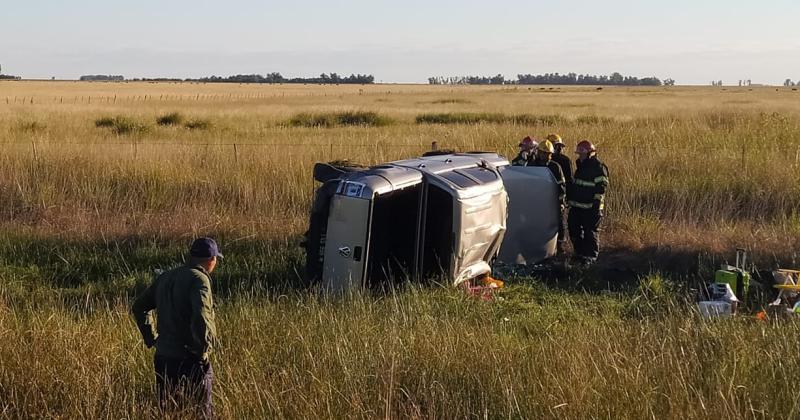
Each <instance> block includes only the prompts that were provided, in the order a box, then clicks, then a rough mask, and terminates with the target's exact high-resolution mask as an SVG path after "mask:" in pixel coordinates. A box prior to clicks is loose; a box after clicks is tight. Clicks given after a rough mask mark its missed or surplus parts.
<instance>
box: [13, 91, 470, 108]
mask: <svg viewBox="0 0 800 420" xmlns="http://www.w3.org/2000/svg"><path fill="white" fill-rule="evenodd" d="M453 91H455V90H453ZM423 93H428V94H429V93H431V92H430V91H425V90H419V89H397V90H376V89H367V90H365V89H358V90H353V91H345V92H336V91H331V92H297V91H293V92H288V93H287V92H270V93H264V92H248V93H208V94H202V93H197V94H169V93H167V94H163V93H162V94H143V95H121V94H114V95H55V96H49V95H48V96H39V95H31V96H5V100H4V101H3V100H0V104H4V105H37V104H38V105H42V104H44V105H47V104H64V105H75V104H86V105H91V104H112V105H113V104H118V103H119V104H123V103H141V102H187V101H194V102H201V101H206V102H209V101H211V102H213V101H217V102H235V101H241V100H265V99H280V98H287V97H288V98H298V97H316V98H320V97H339V96H343V95H356V96H384V95H415V94H423Z"/></svg>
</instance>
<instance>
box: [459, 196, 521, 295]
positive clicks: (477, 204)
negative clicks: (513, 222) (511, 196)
mask: <svg viewBox="0 0 800 420" xmlns="http://www.w3.org/2000/svg"><path fill="white" fill-rule="evenodd" d="M487 187H488V186H487ZM507 201H508V199H507V196H506V193H505V191H504V190H503V186H502V184H501V183H499V182H498V183H496V184H495V187H494V191H488V190H486V191H485V192H484V194H481V195H478V196H475V197H471V198H466V199H465V198H461V199H459V201H458V205H457V212H458V214H457V215H456V221H455V223H454V226H453V227H454V229H455V230H456V232H455V234H456V236H457V238H458V244H457V248H456V249H457V252H456V264H455V267H454V268H455V273H454V274H455V278H454V283H455V284H459V283H461V282H463V281H465V280H469V279H471V278H474V277H476V276H479V275H481V274H486V273H488V272H490V271H491V268H490V267H489V264H488V262H489V261H491V259H492V257H493V256H494V255H495V253H496V252H497V248H498V246H499V244H500V241H499V240H498V238H502V236H503V233H504V232H505V230H506V203H507Z"/></svg>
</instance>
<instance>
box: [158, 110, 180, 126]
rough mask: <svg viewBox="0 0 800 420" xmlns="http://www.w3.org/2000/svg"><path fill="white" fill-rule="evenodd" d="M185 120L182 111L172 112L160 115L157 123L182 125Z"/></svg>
mask: <svg viewBox="0 0 800 420" xmlns="http://www.w3.org/2000/svg"><path fill="white" fill-rule="evenodd" d="M183 121H184V118H183V115H182V114H181V113H180V112H171V113H169V114H165V115H162V116H160V117H158V119H157V120H156V123H157V124H158V125H181V124H182V123H183Z"/></svg>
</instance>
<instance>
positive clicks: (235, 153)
mask: <svg viewBox="0 0 800 420" xmlns="http://www.w3.org/2000/svg"><path fill="white" fill-rule="evenodd" d="M233 160H234V161H235V162H236V165H237V166H238V165H239V148H238V147H236V143H233Z"/></svg>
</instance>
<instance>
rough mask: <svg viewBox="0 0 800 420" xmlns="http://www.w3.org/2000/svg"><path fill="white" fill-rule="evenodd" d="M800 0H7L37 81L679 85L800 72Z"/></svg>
mask: <svg viewBox="0 0 800 420" xmlns="http://www.w3.org/2000/svg"><path fill="white" fill-rule="evenodd" d="M798 16H800V1H798V0H762V1H760V2H755V1H752V0H749V1H744V0H693V1H691V0H671V1H663V0H662V1H650V0H641V1H625V0H605V1H589V0H580V1H568V0H564V1H537V0H529V1H521V0H520V1H517V0H514V1H500V0H498V1H491V2H490V1H472V0H462V1H451V0H442V1H437V0H427V1H426V0H404V1H381V0H371V1H369V0H295V1H287V0H283V1H280V2H273V1H257V0H227V1H224V2H222V1H209V0H138V1H128V0H103V1H100V0H72V1H63V0H59V1H53V0H50V1H46V0H25V1H16V0H0V65H2V71H3V73H6V74H14V75H19V76H22V77H25V78H50V77H56V78H59V79H62V78H63V79H74V78H78V77H79V76H81V75H84V74H120V75H124V76H125V77H126V78H134V77H179V78H187V77H202V76H209V75H220V76H227V75H231V74H252V73H257V74H266V73H271V72H279V73H281V74H283V75H284V76H286V77H310V76H317V75H319V74H320V73H323V72H325V73H329V72H335V73H338V74H340V75H342V74H346V75H349V74H351V73H362V74H373V75H374V76H375V78H376V81H382V82H386V83H426V82H427V78H428V77H430V76H455V75H495V74H503V75H505V76H506V77H507V78H511V79H515V78H516V75H517V74H520V73H523V74H527V73H531V74H539V73H555V72H559V73H569V72H575V73H590V74H610V73H611V72H615V71H617V72H620V73H622V74H624V75H632V76H638V77H645V76H656V77H659V78H662V79H664V78H668V77H669V78H673V79H675V80H676V81H677V82H678V83H679V84H710V82H711V80H723V81H724V82H725V83H726V84H737V83H738V80H740V79H750V80H752V82H753V83H764V84H782V83H783V81H784V80H786V79H787V78H790V79H792V80H795V81H797V80H800V24H798V23H797V19H798Z"/></svg>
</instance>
